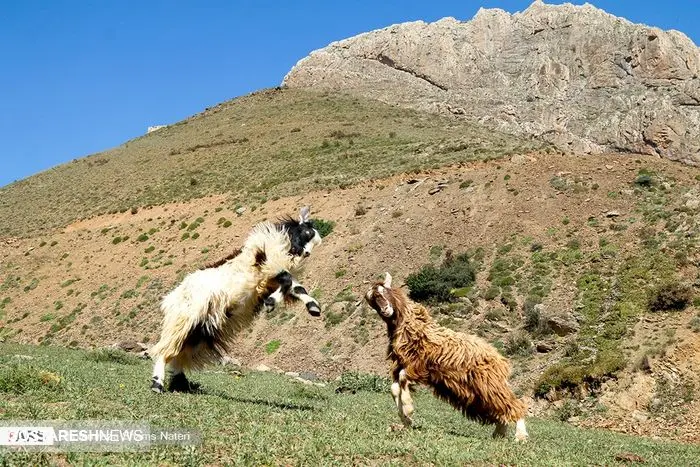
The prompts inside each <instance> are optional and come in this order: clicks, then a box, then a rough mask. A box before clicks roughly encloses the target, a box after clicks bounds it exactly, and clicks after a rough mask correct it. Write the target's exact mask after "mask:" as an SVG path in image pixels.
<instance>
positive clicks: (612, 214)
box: [605, 211, 620, 217]
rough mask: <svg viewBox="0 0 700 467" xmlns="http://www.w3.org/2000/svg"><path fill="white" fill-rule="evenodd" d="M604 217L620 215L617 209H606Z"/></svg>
mask: <svg viewBox="0 0 700 467" xmlns="http://www.w3.org/2000/svg"><path fill="white" fill-rule="evenodd" d="M605 217H620V213H619V212H618V211H607V212H606V213H605Z"/></svg>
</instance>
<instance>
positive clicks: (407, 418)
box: [391, 369, 414, 428]
mask: <svg viewBox="0 0 700 467" xmlns="http://www.w3.org/2000/svg"><path fill="white" fill-rule="evenodd" d="M395 384H397V383H396V382H394V384H392V385H391V394H392V395H394V394H395V393H396V392H397V393H398V394H397V395H395V396H394V400H395V401H396V406H397V407H398V409H399V417H401V422H402V423H403V425H404V426H405V427H407V428H408V427H410V426H411V424H413V419H412V418H411V415H413V411H414V407H413V398H412V397H411V388H410V387H409V384H410V381H409V379H408V377H407V376H406V370H403V369H402V370H401V371H399V380H398V388H396V387H395V386H394V385H395ZM395 388H396V389H398V391H395Z"/></svg>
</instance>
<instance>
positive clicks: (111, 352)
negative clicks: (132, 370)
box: [85, 348, 139, 365]
mask: <svg viewBox="0 0 700 467" xmlns="http://www.w3.org/2000/svg"><path fill="white" fill-rule="evenodd" d="M85 358H86V359H87V360H90V361H93V362H98V363H100V362H103V363H118V364H120V365H136V364H138V363H139V359H138V357H136V356H135V355H131V354H128V353H126V352H124V351H123V350H121V349H112V348H104V349H97V350H92V351H90V352H88V353H87V354H86V355H85Z"/></svg>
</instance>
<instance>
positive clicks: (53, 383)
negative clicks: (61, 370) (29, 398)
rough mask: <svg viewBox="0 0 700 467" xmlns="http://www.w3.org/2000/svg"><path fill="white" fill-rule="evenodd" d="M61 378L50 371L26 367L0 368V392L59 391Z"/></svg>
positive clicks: (18, 393) (9, 366)
mask: <svg viewBox="0 0 700 467" xmlns="http://www.w3.org/2000/svg"><path fill="white" fill-rule="evenodd" d="M60 389H62V387H61V377H60V376H58V375H57V374H55V373H51V372H49V371H44V370H39V369H36V368H33V367H30V366H25V365H22V366H20V365H8V366H3V367H1V368H0V392H4V393H10V394H17V395H20V394H25V393H27V392H31V391H39V390H50V391H54V392H55V391H59V390H60Z"/></svg>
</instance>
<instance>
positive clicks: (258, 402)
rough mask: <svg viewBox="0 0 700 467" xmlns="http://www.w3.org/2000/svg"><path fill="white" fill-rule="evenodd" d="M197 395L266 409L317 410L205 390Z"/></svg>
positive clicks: (298, 405) (309, 406)
mask: <svg viewBox="0 0 700 467" xmlns="http://www.w3.org/2000/svg"><path fill="white" fill-rule="evenodd" d="M199 393H200V394H204V395H207V396H215V397H220V398H222V399H225V400H228V401H232V402H239V403H241V404H253V405H265V406H267V407H273V408H275V409H283V410H301V411H307V410H312V411H313V410H317V408H316V407H314V406H313V405H307V404H296V403H294V402H276V401H270V400H266V399H259V398H247V397H234V396H230V395H228V394H226V393H225V392H222V391H210V390H207V389H200V391H199Z"/></svg>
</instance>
